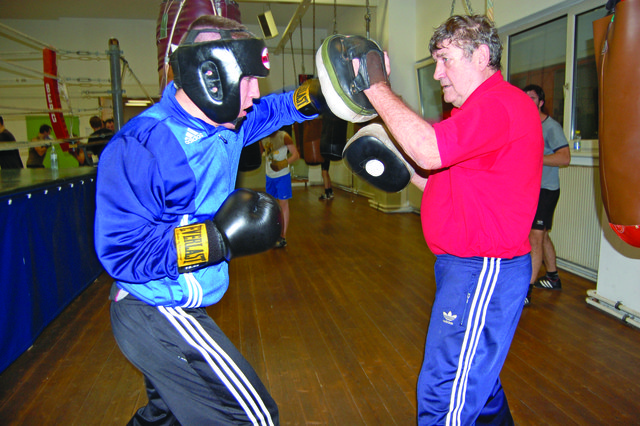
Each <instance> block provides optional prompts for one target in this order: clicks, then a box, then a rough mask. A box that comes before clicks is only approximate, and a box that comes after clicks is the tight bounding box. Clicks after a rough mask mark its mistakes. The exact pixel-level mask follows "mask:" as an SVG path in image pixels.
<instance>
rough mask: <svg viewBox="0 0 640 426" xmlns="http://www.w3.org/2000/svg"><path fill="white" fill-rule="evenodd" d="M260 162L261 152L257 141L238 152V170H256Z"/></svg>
mask: <svg viewBox="0 0 640 426" xmlns="http://www.w3.org/2000/svg"><path fill="white" fill-rule="evenodd" d="M261 164H262V153H261V152H260V144H259V143H258V142H256V143H252V144H251V145H247V146H245V147H244V148H242V153H241V154H240V164H239V165H238V171H240V172H251V171H253V170H256V169H258V168H259V167H260V165H261Z"/></svg>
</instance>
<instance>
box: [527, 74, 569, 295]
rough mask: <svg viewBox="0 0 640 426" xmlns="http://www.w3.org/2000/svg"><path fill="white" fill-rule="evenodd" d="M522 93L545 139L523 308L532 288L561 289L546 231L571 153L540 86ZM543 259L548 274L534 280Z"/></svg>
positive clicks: (549, 229)
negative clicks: (534, 110) (532, 106)
mask: <svg viewBox="0 0 640 426" xmlns="http://www.w3.org/2000/svg"><path fill="white" fill-rule="evenodd" d="M523 90H524V92H525V93H526V94H527V95H528V96H529V97H530V98H531V100H532V101H533V102H534V103H535V104H536V106H537V107H538V111H539V113H540V121H542V134H543V136H544V160H543V165H544V166H543V168H542V183H541V188H540V199H539V200H538V209H537V211H536V216H535V218H534V220H533V225H532V226H531V233H529V242H530V243H531V267H532V272H531V281H530V284H529V292H528V293H527V298H526V299H525V305H529V304H530V303H531V290H532V288H533V287H537V288H546V289H553V290H561V289H562V284H561V283H560V277H559V276H558V270H557V267H556V250H555V248H554V246H553V242H551V238H550V237H549V231H551V225H552V223H553V213H554V211H555V209H556V205H557V204H558V199H559V198H560V177H559V171H558V168H559V167H562V166H568V165H569V163H570V162H571V151H570V150H569V143H568V142H567V138H566V137H565V136H564V132H563V131H562V126H561V125H560V123H558V122H557V121H556V120H554V119H553V118H551V117H549V115H548V114H546V113H545V112H544V104H545V95H544V91H543V90H542V87H540V86H537V85H535V84H530V85H528V86H526V87H525V88H524V89H523ZM543 260H544V265H545V268H546V270H547V273H546V274H545V275H544V276H543V277H541V278H539V279H537V278H538V272H539V271H540V267H541V266H542V262H543Z"/></svg>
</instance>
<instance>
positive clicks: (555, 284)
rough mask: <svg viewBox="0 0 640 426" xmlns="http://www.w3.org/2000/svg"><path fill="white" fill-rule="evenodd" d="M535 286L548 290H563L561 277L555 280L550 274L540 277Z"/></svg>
mask: <svg viewBox="0 0 640 426" xmlns="http://www.w3.org/2000/svg"><path fill="white" fill-rule="evenodd" d="M533 286H534V287H535V288H545V289H547V290H562V283H561V282H560V278H557V279H555V280H552V279H550V278H549V277H548V276H546V275H545V276H544V277H541V278H538V279H537V280H536V282H535V283H533Z"/></svg>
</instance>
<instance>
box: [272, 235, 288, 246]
mask: <svg viewBox="0 0 640 426" xmlns="http://www.w3.org/2000/svg"><path fill="white" fill-rule="evenodd" d="M286 245H287V240H286V239H284V238H282V237H280V238H278V241H276V245H275V246H274V248H282V247H284V246H286Z"/></svg>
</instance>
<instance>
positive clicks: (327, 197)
mask: <svg viewBox="0 0 640 426" xmlns="http://www.w3.org/2000/svg"><path fill="white" fill-rule="evenodd" d="M318 200H320V201H324V200H333V192H330V193H328V194H327V193H324V194H322V195H321V196H320V198H318Z"/></svg>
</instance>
